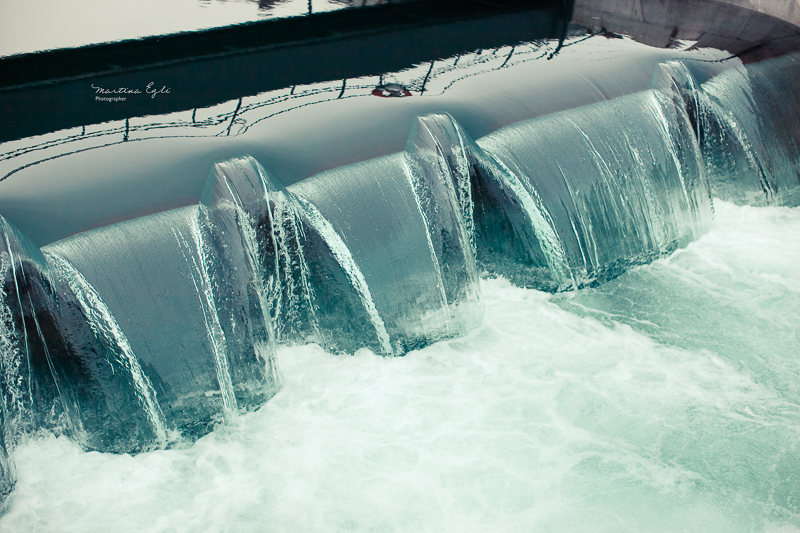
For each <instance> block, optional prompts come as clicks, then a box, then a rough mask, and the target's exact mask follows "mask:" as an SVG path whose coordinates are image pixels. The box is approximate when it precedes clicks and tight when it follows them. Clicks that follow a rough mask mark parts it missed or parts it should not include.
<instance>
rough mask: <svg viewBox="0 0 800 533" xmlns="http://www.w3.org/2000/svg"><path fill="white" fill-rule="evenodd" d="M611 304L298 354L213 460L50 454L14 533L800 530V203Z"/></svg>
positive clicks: (711, 243) (530, 308) (579, 305)
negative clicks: (351, 349) (408, 347)
mask: <svg viewBox="0 0 800 533" xmlns="http://www.w3.org/2000/svg"><path fill="white" fill-rule="evenodd" d="M715 209H716V214H715V221H714V224H713V228H712V229H711V231H710V232H709V233H707V234H706V235H704V236H703V237H701V238H700V239H699V240H697V241H695V242H692V243H691V244H689V245H688V246H687V247H685V248H682V249H679V250H677V251H675V252H674V253H673V254H672V255H670V256H669V257H667V258H665V259H661V260H658V261H656V262H654V263H652V264H650V265H646V266H640V267H636V268H634V269H632V270H630V271H628V272H627V273H625V274H623V275H622V276H620V277H619V278H617V279H615V280H612V281H610V282H608V283H606V284H603V285H601V286H600V287H599V288H591V289H583V290H581V291H577V292H573V293H562V294H556V295H552V294H549V293H544V292H538V291H536V290H531V289H523V288H517V287H514V286H512V285H511V284H509V283H508V282H507V281H505V280H504V279H487V280H483V281H482V282H481V289H482V291H483V297H484V301H485V306H486V315H485V318H484V321H483V324H482V325H481V326H480V327H479V328H477V329H476V330H474V331H472V332H471V333H469V334H467V335H465V336H463V337H460V338H456V339H452V340H447V341H442V342H438V343H435V344H433V345H431V346H428V347H426V348H423V349H421V350H418V351H412V352H410V353H408V354H407V355H406V356H405V357H402V358H385V357H380V356H378V355H375V354H373V353H372V352H370V351H368V350H366V349H362V350H360V351H358V352H356V353H355V354H354V355H338V356H337V355H332V354H330V353H326V352H325V351H324V350H323V349H321V348H320V347H319V346H317V345H313V344H312V345H306V346H298V347H290V348H282V349H280V350H279V352H278V356H279V360H280V363H281V366H282V369H283V373H284V376H285V386H284V388H283V389H282V390H281V391H280V392H278V394H277V395H276V396H275V397H274V398H273V399H272V400H270V401H269V402H268V403H267V404H266V405H265V406H264V407H263V408H261V409H260V410H259V411H257V412H255V413H250V414H247V415H244V416H241V417H239V418H238V419H237V421H236V422H235V423H233V424H229V425H225V426H223V427H219V428H218V429H217V430H216V431H215V432H213V433H211V434H209V435H207V436H206V437H203V438H202V439H200V440H199V441H197V442H196V443H195V444H194V445H193V446H191V447H187V448H184V449H171V450H162V451H152V452H148V453H143V454H140V455H137V456H133V457H132V456H129V455H114V454H103V453H97V452H90V453H85V452H83V451H82V450H81V449H80V448H79V447H78V446H77V445H76V444H74V443H72V442H71V441H69V440H67V439H66V438H55V437H52V436H42V437H38V438H36V437H34V438H31V439H29V440H27V441H26V442H25V443H24V444H22V445H21V446H20V447H18V448H17V449H16V451H15V459H16V464H17V473H18V481H17V485H16V489H15V490H14V492H13V493H12V494H11V495H10V496H9V498H8V501H7V503H6V506H7V507H6V512H5V514H4V516H3V517H2V519H0V529H2V530H4V531H30V532H35V531H81V532H92V531H97V532H100V531H122V530H126V531H154V532H155V531H163V532H167V531H170V532H171V531H175V532H182V531H186V532H189V531H191V532H197V531H237V532H242V531H286V532H291V531H454V532H456V531H457V532H463V531H497V532H510V531H552V532H568V531H614V532H618V531H647V532H659V531H664V532H677V531H692V532H694V531H696V532H711V531H720V532H723V531H724V532H738V531H771V532H772V531H774V532H784V533H788V532H793V531H800V379H798V378H800V369H799V367H798V361H797V354H798V353H800V330H799V329H798V324H800V269H798V268H797V265H798V264H799V263H800V243H799V242H798V240H797V235H798V234H800V208H787V207H739V206H734V205H732V204H728V203H724V202H721V201H716V202H715Z"/></svg>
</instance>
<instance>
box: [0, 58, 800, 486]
mask: <svg viewBox="0 0 800 533" xmlns="http://www.w3.org/2000/svg"><path fill="white" fill-rule="evenodd" d="M794 61H795V59H794V58H792V57H789V58H782V59H780V60H776V61H775V62H772V63H769V64H764V65H756V66H755V67H752V68H750V69H748V70H747V71H745V70H742V69H732V70H730V71H727V72H725V73H723V74H720V75H718V76H717V77H715V78H713V79H711V80H709V81H707V82H705V83H703V84H699V83H697V82H696V78H695V76H694V75H693V71H692V68H691V66H687V65H686V64H684V63H678V62H670V63H665V64H663V65H661V66H660V67H659V68H658V69H657V71H656V73H655V75H654V77H653V89H652V90H647V91H643V92H639V93H635V94H631V95H628V96H622V97H618V98H615V99H613V100H608V101H604V102H600V103H597V104H592V105H587V106H584V107H579V108H575V109H570V110H567V111H562V112H559V113H554V114H550V115H546V116H542V117H539V118H536V119H532V120H527V121H523V122H519V123H516V124H512V125H510V126H506V127H504V128H502V129H500V130H498V131H495V132H493V133H491V134H489V135H487V136H485V137H482V138H479V139H477V140H473V139H472V138H471V137H470V136H469V134H468V132H467V131H466V130H465V129H464V128H462V127H461V125H459V124H458V123H457V122H456V120H455V119H454V118H453V117H452V116H450V115H447V114H441V113H439V114H431V115H426V116H423V117H419V118H418V119H417V120H416V121H415V122H414V124H413V126H412V128H411V131H410V133H409V136H408V140H407V143H406V146H405V149H404V150H403V151H402V152H400V153H395V154H391V155H388V156H384V157H379V158H376V159H371V160H367V161H362V162H360V163H356V164H353V165H348V166H344V167H340V168H335V169H332V170H328V171H326V172H323V173H321V174H318V175H316V176H312V177H310V178H308V179H306V180H303V181H301V182H299V183H296V184H293V185H291V186H289V187H283V185H281V183H280V181H279V180H278V179H276V178H275V177H274V176H272V175H271V174H270V173H269V172H268V171H267V170H266V169H265V168H264V167H263V166H262V165H261V164H260V163H259V162H258V161H257V160H256V159H254V158H253V157H250V156H242V157H236V158H233V159H229V160H226V161H219V162H217V163H216V164H215V165H214V166H213V168H212V169H211V172H210V174H209V176H208V179H207V182H206V186H205V188H204V190H203V192H202V196H201V201H200V204H199V205H195V206H190V207H185V208H180V209H174V210H170V211H166V212H162V213H158V214H155V215H149V216H146V217H142V218H138V219H134V220H129V221H126V222H121V223H117V224H113V225H110V226H107V227H103V228H99V229H95V230H92V231H88V232H85V233H82V234H78V235H74V236H72V237H69V238H67V239H64V240H62V241H58V242H55V243H52V244H50V245H48V246H45V247H44V248H43V249H42V250H39V249H37V248H36V247H35V246H34V245H33V244H32V243H30V242H29V241H28V239H27V238H26V237H25V236H24V235H23V234H22V233H20V232H19V231H18V230H17V229H15V228H14V227H13V226H12V225H11V224H10V223H8V222H6V221H5V220H4V219H2V218H0V238H1V239H2V242H1V243H0V275H1V279H0V281H2V284H0V385H1V386H2V410H0V416H2V422H3V432H2V434H0V492H2V491H4V490H6V489H5V488H4V487H8V486H11V485H13V475H14V474H13V467H14V465H13V461H12V460H11V458H10V457H11V456H10V455H9V454H10V453H11V452H12V450H13V448H14V447H15V446H16V445H17V443H18V442H19V441H20V439H21V438H23V437H24V436H25V435H28V434H30V433H31V432H33V431H35V430H37V429H39V428H44V429H47V430H49V431H52V432H54V433H64V434H67V435H69V436H70V437H71V438H73V439H74V440H76V441H77V442H79V443H80V444H81V445H82V446H84V447H85V448H86V449H95V450H100V451H113V452H137V451H142V450H147V449H153V448H158V447H165V446H169V445H171V444H173V443H174V441H175V440H176V439H179V438H180V437H178V436H177V435H178V434H179V435H181V436H182V438H184V439H188V440H192V439H196V438H199V437H200V436H202V435H204V434H206V433H208V432H209V431H211V430H212V429H213V428H214V427H215V425H217V424H219V423H222V422H224V421H225V420H228V419H231V418H233V417H236V416H237V414H238V413H241V412H243V411H246V410H253V409H257V408H258V407H260V406H262V405H263V404H264V403H265V402H266V401H267V400H269V399H270V398H271V397H272V396H273V395H274V394H275V393H276V392H277V391H278V389H279V388H280V386H281V381H282V378H281V373H280V369H279V367H278V362H277V359H276V347H277V346H278V345H280V344H294V343H308V342H317V343H319V344H320V345H322V346H323V347H324V348H325V349H326V350H328V351H330V352H333V353H351V354H352V353H354V352H355V351H357V350H359V349H361V348H369V349H371V350H372V351H373V352H375V353H377V354H381V355H385V356H399V355H403V354H405V353H407V352H409V351H411V350H415V349H419V348H422V347H424V346H427V345H429V344H431V343H434V342H436V341H439V340H442V339H448V338H453V337H456V336H460V335H464V334H466V333H468V332H469V331H470V330H472V329H474V328H476V327H478V326H479V325H480V324H481V321H482V317H483V298H482V295H481V291H480V281H479V278H480V276H481V275H484V276H503V277H506V278H507V279H509V280H510V281H512V282H513V283H515V284H517V285H521V286H525V287H534V288H537V289H540V290H546V291H550V292H558V291H567V290H574V289H578V288H582V287H586V286H594V285H596V284H599V283H602V282H604V281H606V280H609V279H612V278H615V277H617V276H619V275H620V274H622V273H623V272H625V271H626V270H628V269H630V268H631V267H633V266H636V265H640V264H644V263H647V262H650V261H653V260H654V259H657V258H660V257H664V256H665V255H667V254H670V253H671V252H673V251H674V250H675V249H677V248H679V247H682V246H685V245H687V244H688V243H689V242H690V241H692V240H694V239H697V238H698V237H699V236H700V235H702V234H703V233H704V232H705V231H706V230H707V229H708V228H709V226H710V223H711V218H712V216H713V205H712V199H711V198H712V194H713V195H716V196H719V197H722V198H726V199H734V200H739V201H747V202H750V203H755V204H761V203H769V204H772V203H783V204H790V205H792V204H796V203H797V194H798V191H799V190H800V185H798V183H800V182H798V177H797V176H798V169H799V168H800V163H798V161H800V156H798V151H797V147H796V145H795V144H794V140H793V139H794V138H796V135H795V129H796V128H797V124H798V122H800V121H797V120H796V118H797V117H795V115H793V114H792V113H795V111H794V110H792V111H791V112H786V113H783V112H782V109H781V106H780V102H779V101H778V99H777V98H776V97H775V91H773V90H772V89H770V87H768V86H767V83H766V81H765V80H767V79H773V77H774V73H773V71H774V70H775V69H779V68H783V67H785V66H786V65H788V64H789V63H793V62H794ZM793 76H794V74H787V80H788V81H785V82H781V84H782V89H781V90H783V91H785V92H786V94H794V93H793V92H792V91H795V90H796V89H795V88H794V87H795V86H797V85H798V84H795V83H794V82H793V81H792V80H794V78H793Z"/></svg>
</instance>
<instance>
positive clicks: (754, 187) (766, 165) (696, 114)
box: [654, 54, 800, 206]
mask: <svg viewBox="0 0 800 533" xmlns="http://www.w3.org/2000/svg"><path fill="white" fill-rule="evenodd" d="M797 61H798V56H797V54H793V55H789V56H785V57H781V58H777V59H773V60H771V61H765V62H763V63H759V64H756V65H749V66H747V67H743V66H741V67H737V68H732V69H729V70H727V71H725V72H722V73H721V74H719V75H717V76H715V77H714V78H712V79H711V80H709V81H707V82H705V83H703V84H702V85H699V84H697V83H696V81H695V80H694V77H693V75H692V73H691V71H690V69H689V68H688V67H687V66H686V65H685V64H683V63H681V62H677V61H671V62H669V63H666V64H664V65H661V66H660V67H659V70H658V71H657V73H656V76H655V80H654V83H655V84H656V85H657V86H659V88H661V89H662V90H664V92H667V93H669V92H672V93H673V94H676V95H677V97H678V98H679V99H680V100H683V102H684V104H685V105H686V108H687V111H689V114H690V118H691V119H692V121H693V122H694V123H695V129H696V134H697V138H698V140H699V142H700V147H701V150H702V156H703V160H704V162H705V166H706V172H707V175H708V179H709V184H710V187H711V190H712V193H713V195H714V196H716V197H718V198H720V199H723V200H727V201H732V202H736V203H739V204H747V205H789V206H795V205H800V152H799V151H798V147H797V141H796V139H797V138H798V134H800V130H798V124H800V114H798V110H797V108H796V106H794V105H787V103H789V102H796V101H797V100H798V98H800V92H798V89H797V87H798V86H799V84H800V73H798V69H797Z"/></svg>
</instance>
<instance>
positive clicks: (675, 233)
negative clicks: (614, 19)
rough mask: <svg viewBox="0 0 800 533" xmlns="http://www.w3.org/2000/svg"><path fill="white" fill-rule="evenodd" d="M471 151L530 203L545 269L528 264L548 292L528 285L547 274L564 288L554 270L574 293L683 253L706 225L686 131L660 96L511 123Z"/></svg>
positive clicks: (698, 171) (702, 181)
mask: <svg viewBox="0 0 800 533" xmlns="http://www.w3.org/2000/svg"><path fill="white" fill-rule="evenodd" d="M477 144H478V145H479V146H480V147H481V148H482V149H483V151H484V152H485V153H486V154H488V155H489V157H490V158H493V159H494V160H495V161H497V162H498V163H499V164H500V165H502V167H503V168H504V170H505V172H504V174H505V175H506V176H509V175H510V176H513V177H514V179H515V180H516V181H517V182H518V183H520V184H521V186H522V189H524V191H523V194H520V193H519V192H517V191H518V190H519V188H520V187H519V186H517V187H514V188H513V189H512V190H513V191H514V193H515V195H516V196H517V197H518V198H524V192H527V193H529V194H530V195H531V196H532V197H534V198H536V200H537V201H536V204H537V207H538V208H539V212H540V213H541V215H540V217H539V220H540V222H539V224H540V226H539V227H534V230H533V233H534V235H535V236H536V239H535V240H533V239H531V240H529V241H528V242H530V243H532V244H534V245H536V244H537V243H538V246H539V247H540V251H536V252H534V253H531V254H530V256H531V257H542V256H543V257H544V258H545V261H544V262H542V261H541V260H539V261H538V262H536V261H534V262H533V265H532V266H534V267H535V268H536V269H537V270H533V272H532V273H531V277H532V278H533V280H532V284H533V285H534V286H537V285H538V286H541V285H543V284H545V283H546V282H547V278H545V279H544V280H543V281H542V282H539V283H537V279H536V278H537V276H541V274H540V272H542V271H543V269H546V270H549V271H550V272H549V277H550V279H552V280H553V281H554V282H555V283H557V284H558V286H559V288H562V287H564V279H565V276H564V274H561V273H560V272H556V273H554V272H552V271H553V269H554V267H555V266H556V265H557V266H558V268H559V269H561V270H562V272H563V271H568V272H569V273H570V275H571V277H572V278H573V279H574V280H575V283H576V285H577V286H586V285H591V284H595V283H599V282H602V281H604V280H606V279H610V278H613V277H616V276H617V275H619V274H620V273H621V272H624V271H625V270H626V269H627V268H629V267H630V266H632V265H635V264H641V263H645V262H649V261H651V260H653V259H654V258H657V257H659V256H662V255H664V254H666V253H669V252H671V251H672V250H674V249H675V248H677V247H680V246H684V245H685V244H687V243H688V242H689V241H691V240H692V239H694V238H696V237H697V236H699V235H700V234H702V233H703V232H704V231H705V230H706V229H707V228H708V226H709V224H710V218H711V213H712V205H711V201H710V197H709V190H708V185H707V182H706V178H705V174H704V168H703V166H702V159H701V158H700V154H699V147H698V144H697V141H696V139H695V137H694V133H693V130H692V126H691V123H690V121H689V119H688V116H687V114H686V111H685V109H684V107H683V106H682V105H678V104H676V103H675V102H674V100H673V99H672V98H670V97H668V96H665V95H663V94H662V93H661V92H659V91H646V92H643V93H637V94H634V95H630V96H625V97H620V98H616V99H614V100H611V101H607V102H602V103H598V104H594V105H590V106H585V107H581V108H577V109H573V110H570V111H565V112H561V113H556V114H553V115H548V116H545V117H541V118H539V119H534V120H531V121H527V122H522V123H518V124H515V125H512V126H509V127H506V128H503V129H501V130H499V131H497V132H495V133H492V134H491V135H488V136H487V137H484V138H483V139H480V140H479V141H478V143H477ZM512 203H514V202H512ZM526 211H527V209H526ZM512 216H513V215H508V216H507V217H508V218H511V217H512ZM529 220H530V221H531V222H533V221H535V218H534V217H532V216H531V217H529ZM564 263H566V265H564ZM562 265H564V266H562ZM544 273H547V272H544Z"/></svg>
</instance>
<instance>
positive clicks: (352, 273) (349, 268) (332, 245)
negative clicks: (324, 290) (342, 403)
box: [295, 194, 393, 355]
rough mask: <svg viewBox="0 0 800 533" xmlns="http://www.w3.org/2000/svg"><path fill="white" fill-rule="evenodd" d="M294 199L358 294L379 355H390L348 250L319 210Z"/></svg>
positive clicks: (381, 325)
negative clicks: (375, 336)
mask: <svg viewBox="0 0 800 533" xmlns="http://www.w3.org/2000/svg"><path fill="white" fill-rule="evenodd" d="M295 198H297V201H298V203H299V204H300V207H301V208H302V210H303V213H304V215H305V218H306V219H307V220H308V221H309V224H310V225H311V226H312V227H313V228H314V229H315V230H316V231H317V232H318V233H319V235H320V237H321V238H322V239H323V241H324V242H325V244H327V245H328V248H329V249H330V251H331V254H332V255H333V256H334V258H335V259H336V261H337V262H338V263H339V265H341V267H342V269H344V271H345V273H346V274H347V279H348V281H349V282H350V284H351V285H352V286H353V288H354V289H355V290H356V292H357V293H358V296H359V298H360V299H361V303H362V304H363V305H364V309H366V311H367V313H368V314H369V319H370V322H371V323H372V325H373V327H374V328H375V334H376V335H377V337H378V342H379V343H380V347H381V353H383V355H392V353H393V352H392V344H391V340H390V339H389V334H388V333H387V332H386V325H385V324H384V323H383V319H382V318H381V316H380V314H379V313H378V310H377V309H376V308H375V302H374V300H373V299H372V294H370V292H369V285H367V281H366V280H365V279H364V274H362V273H361V270H360V269H359V268H358V265H357V264H356V262H355V260H354V259H353V256H352V255H351V254H350V250H348V249H347V246H346V245H345V244H344V241H342V238H341V237H339V234H338V233H336V230H334V229H333V226H331V223H330V222H328V221H327V220H325V217H323V216H322V213H320V212H319V209H317V208H316V206H314V204H312V203H311V202H309V201H308V199H307V198H305V197H303V196H302V195H300V194H297V195H295Z"/></svg>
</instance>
